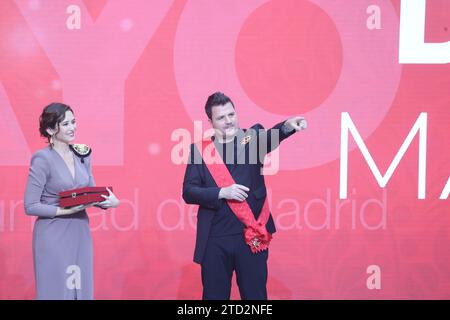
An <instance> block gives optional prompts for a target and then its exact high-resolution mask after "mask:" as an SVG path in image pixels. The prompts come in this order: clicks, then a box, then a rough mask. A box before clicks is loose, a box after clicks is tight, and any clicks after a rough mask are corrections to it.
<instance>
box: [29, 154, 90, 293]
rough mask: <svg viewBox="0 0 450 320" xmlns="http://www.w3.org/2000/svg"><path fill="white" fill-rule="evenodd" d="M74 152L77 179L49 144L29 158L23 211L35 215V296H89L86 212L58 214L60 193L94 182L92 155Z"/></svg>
mask: <svg viewBox="0 0 450 320" xmlns="http://www.w3.org/2000/svg"><path fill="white" fill-rule="evenodd" d="M73 156H74V164H75V178H73V177H72V174H71V173H70V171H69V168H68V167H67V165H66V163H65V162H64V160H63V158H62V157H61V156H60V155H59V154H58V153H57V152H56V151H55V150H53V149H52V148H51V147H46V148H43V149H41V150H39V151H37V152H36V153H35V154H34V155H33V157H32V158H31V166H30V172H29V175H28V181H27V186H26V190H25V199H24V200H25V201H24V206H25V212H26V213H27V214H28V215H33V216H37V217H38V219H37V220H36V222H35V224H34V229H33V258H34V271H35V280H36V298H37V299H93V256H92V238H91V232H90V229H89V219H88V216H87V214H86V211H85V210H83V211H80V212H78V213H75V214H72V215H66V216H58V217H56V216H55V215H56V210H57V207H58V204H59V196H58V194H59V192H61V191H65V190H70V189H76V188H81V187H86V186H94V185H95V183H94V179H93V177H92V171H91V158H90V156H89V157H86V158H85V159H84V163H82V162H81V159H80V158H79V157H78V156H76V155H73Z"/></svg>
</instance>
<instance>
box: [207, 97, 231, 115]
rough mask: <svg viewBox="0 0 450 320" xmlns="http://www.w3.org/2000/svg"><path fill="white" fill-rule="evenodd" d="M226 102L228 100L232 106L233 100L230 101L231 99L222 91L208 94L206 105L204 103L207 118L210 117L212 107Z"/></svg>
mask: <svg viewBox="0 0 450 320" xmlns="http://www.w3.org/2000/svg"><path fill="white" fill-rule="evenodd" d="M228 102H230V103H231V104H232V105H233V108H234V103H233V101H231V99H230V98H228V97H227V96H226V95H225V94H223V93H222V92H215V93H213V94H212V95H210V96H209V97H208V100H207V101H206V105H205V112H206V115H207V116H208V118H209V119H211V117H212V107H214V106H223V105H225V104H227V103H228Z"/></svg>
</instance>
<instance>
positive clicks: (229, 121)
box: [209, 102, 239, 138]
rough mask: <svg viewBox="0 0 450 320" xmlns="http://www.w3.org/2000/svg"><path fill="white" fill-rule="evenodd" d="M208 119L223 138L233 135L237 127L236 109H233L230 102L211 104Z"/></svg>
mask: <svg viewBox="0 0 450 320" xmlns="http://www.w3.org/2000/svg"><path fill="white" fill-rule="evenodd" d="M209 121H210V122H211V125H212V127H213V128H214V129H215V130H216V134H217V135H220V136H222V137H223V138H230V137H233V136H234V135H235V134H236V132H237V131H238V128H239V124H238V118H237V114H236V110H234V107H233V104H231V102H228V103H226V104H224V105H217V106H213V107H212V108H211V119H210V120H209Z"/></svg>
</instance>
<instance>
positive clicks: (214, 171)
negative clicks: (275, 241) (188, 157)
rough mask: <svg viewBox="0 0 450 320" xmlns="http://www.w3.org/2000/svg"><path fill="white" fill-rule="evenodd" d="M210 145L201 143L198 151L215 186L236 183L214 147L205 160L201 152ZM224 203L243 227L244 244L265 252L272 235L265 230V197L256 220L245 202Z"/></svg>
mask: <svg viewBox="0 0 450 320" xmlns="http://www.w3.org/2000/svg"><path fill="white" fill-rule="evenodd" d="M210 144H212V141H203V142H202V146H201V149H200V148H199V150H201V151H202V153H201V154H202V156H203V160H204V161H205V164H206V167H207V168H208V170H209V172H210V173H211V175H212V177H213V179H214V181H215V182H216V184H217V186H218V187H219V188H223V187H227V186H230V185H232V184H235V183H236V182H235V181H234V179H233V177H232V176H231V173H230V171H228V168H227V167H226V165H225V164H224V163H223V160H222V157H221V156H220V155H218V154H217V153H216V152H217V150H216V148H215V147H214V148H213V149H212V150H211V152H212V154H211V157H208V158H207V159H205V157H204V154H203V152H204V151H205V150H206V149H207V148H208V146H209V145H210ZM197 147H198V145H197ZM212 160H214V161H212ZM226 201H227V204H228V206H229V207H230V209H231V211H233V213H234V214H235V215H236V217H237V218H238V219H239V220H240V221H241V222H242V223H243V224H244V225H245V229H244V238H245V243H247V244H248V245H249V246H250V249H251V250H252V252H253V253H258V252H260V251H263V250H266V249H267V248H268V247H269V244H270V240H272V235H271V234H270V233H269V232H268V231H267V230H266V224H267V221H268V220H269V216H270V210H269V203H268V201H267V197H266V199H265V200H264V205H263V208H262V210H261V214H260V215H259V217H258V220H256V219H255V216H254V215H253V212H252V209H251V208H250V206H249V205H248V203H247V200H246V201H242V202H240V201H236V200H226Z"/></svg>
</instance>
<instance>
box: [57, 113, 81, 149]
mask: <svg viewBox="0 0 450 320" xmlns="http://www.w3.org/2000/svg"><path fill="white" fill-rule="evenodd" d="M58 127H59V131H58V132H57V133H56V135H55V136H54V139H56V140H59V141H61V142H64V143H70V142H72V141H73V140H75V132H76V131H77V123H76V120H75V117H74V115H73V113H72V111H66V115H65V118H64V120H63V121H61V122H60V123H59V125H58Z"/></svg>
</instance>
